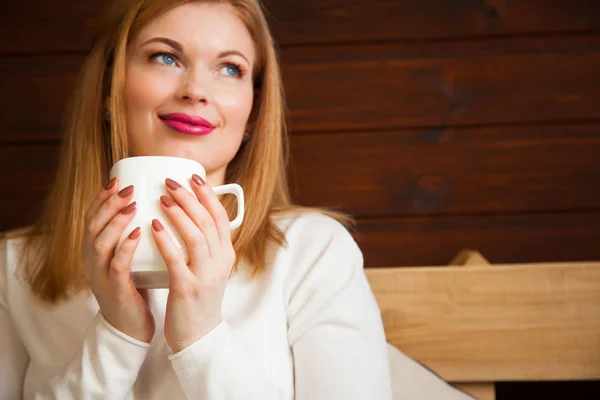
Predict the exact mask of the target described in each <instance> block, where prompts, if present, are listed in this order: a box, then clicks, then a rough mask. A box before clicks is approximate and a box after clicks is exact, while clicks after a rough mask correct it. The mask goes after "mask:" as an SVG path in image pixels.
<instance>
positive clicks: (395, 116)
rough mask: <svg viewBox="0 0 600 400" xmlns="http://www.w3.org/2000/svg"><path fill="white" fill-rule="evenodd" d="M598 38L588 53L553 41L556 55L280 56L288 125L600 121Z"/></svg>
mask: <svg viewBox="0 0 600 400" xmlns="http://www.w3.org/2000/svg"><path fill="white" fill-rule="evenodd" d="M597 40H598V37H596V36H594V37H593V38H589V37H587V38H586V41H585V43H586V44H585V45H584V46H586V47H587V50H575V49H578V48H579V46H580V45H583V39H581V42H579V41H573V42H572V43H571V45H573V46H574V47H573V48H572V50H568V49H569V48H570V47H569V46H567V43H563V42H562V41H558V43H557V46H559V45H560V50H551V49H548V50H546V51H539V50H534V49H529V50H525V49H527V48H528V46H524V45H523V44H521V45H518V46H517V47H518V50H517V49H510V46H508V44H506V43H504V42H502V43H499V44H496V43H494V42H489V43H485V44H481V43H479V44H477V45H473V44H469V45H465V46H462V45H457V46H449V45H447V46H445V49H446V50H445V52H444V51H443V52H441V53H439V54H437V55H436V52H435V51H434V50H435V48H437V47H439V46H433V47H435V48H434V49H431V50H430V51H431V52H430V53H429V52H428V50H427V49H423V53H424V54H422V55H420V56H418V55H412V53H411V49H405V48H404V47H403V45H401V44H385V45H364V46H359V45H355V46H347V47H342V48H340V47H338V48H336V49H335V50H333V51H332V50H328V49H314V50H308V49H307V50H303V49H298V50H296V49H290V50H289V51H287V52H286V53H285V54H284V57H283V58H282V59H283V61H284V64H283V73H284V77H285V84H286V87H285V88H286V91H287V95H288V99H289V108H290V119H291V126H292V129H293V130H294V131H303V132H304V131H307V132H311V131H321V130H322V131H325V130H359V129H389V128H396V127H413V126H447V125H452V126H455V125H481V124H507V123H524V122H538V121H548V122H549V121H561V120H574V119H590V118H598V117H599V116H600V108H599V107H598V106H597V105H598V104H600V87H599V86H600V51H597V49H596V43H597ZM496 45H497V46H498V47H499V50H498V52H497V53H496V52H495V51H493V49H494V48H495V47H496ZM551 45H552V40H547V41H546V42H545V45H544V46H547V47H551ZM504 46H508V47H507V48H504ZM521 46H524V47H525V49H524V48H522V47H521ZM563 46H564V47H563ZM423 47H425V46H423ZM486 49H487V51H486ZM346 50H347V51H346ZM463 50H464V51H463ZM296 52H297V53H301V54H302V55H303V56H304V57H301V55H300V54H294V53H296ZM342 53H343V55H342ZM285 56H287V57H285Z"/></svg>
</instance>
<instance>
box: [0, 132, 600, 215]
mask: <svg viewBox="0 0 600 400" xmlns="http://www.w3.org/2000/svg"><path fill="white" fill-rule="evenodd" d="M57 153H58V145H57V144H47V145H28V146H21V145H3V146H1V147H0V159H1V160H2V161H1V162H0V168H3V170H5V171H11V173H10V174H6V175H5V176H4V178H3V179H2V180H1V182H0V183H1V185H0V187H2V188H4V189H2V190H3V191H2V192H0V199H2V200H0V201H2V202H4V203H2V204H1V205H4V207H3V209H10V210H15V213H11V215H10V216H8V217H10V218H12V217H13V216H14V217H18V216H20V215H28V213H29V212H30V211H31V210H33V209H34V207H35V206H36V205H37V204H38V203H39V201H40V199H41V197H42V196H43V193H45V191H46V189H47V185H48V183H49V182H50V179H49V177H51V176H53V173H54V170H55V165H56V154H57ZM598 154H600V124H581V125H572V126H571V125H565V126H532V127H514V128H510V127H506V128H485V129H484V128H478V129H447V130H432V131H427V130H418V131H401V132H389V133H348V134H335V135H334V134H329V135H299V136H296V137H294V138H293V141H292V155H293V168H292V171H291V172H292V173H291V176H292V178H291V180H292V186H293V187H294V190H293V193H294V198H295V200H296V201H297V202H299V203H300V204H303V205H311V206H313V205H314V206H327V207H332V208H338V209H341V210H343V211H346V212H350V213H352V214H353V215H355V216H358V217H377V216H411V215H413V216H414V215H438V214H461V213H470V214H472V213H480V214H490V213H499V212H502V213H506V212H513V213H514V212H525V211H535V212H539V211H550V210H551V211H561V210H588V209H596V208H600V203H599V202H598V200H597V199H598V198H600V186H599V185H598V182H600V158H599V157H598ZM17 183H20V184H21V185H22V186H23V187H22V188H21V189H20V190H19V191H15V192H14V193H13V192H12V191H11V190H10V188H13V187H14V185H15V184H17ZM4 226H6V225H4Z"/></svg>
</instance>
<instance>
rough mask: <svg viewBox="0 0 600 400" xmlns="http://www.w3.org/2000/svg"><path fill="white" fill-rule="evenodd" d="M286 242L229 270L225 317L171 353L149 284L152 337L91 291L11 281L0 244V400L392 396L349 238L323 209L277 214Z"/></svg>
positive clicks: (374, 316)
mask: <svg viewBox="0 0 600 400" xmlns="http://www.w3.org/2000/svg"><path fill="white" fill-rule="evenodd" d="M278 225H279V226H280V227H281V228H282V229H283V230H284V232H285V234H286V238H287V241H288V246H287V248H276V247H275V246H273V248H272V249H271V250H270V251H269V252H268V254H267V265H266V269H265V271H264V273H262V274H260V275H259V276H258V277H256V278H254V279H251V278H250V276H249V274H248V272H247V270H246V269H244V268H243V266H242V268H241V272H239V273H237V274H235V275H233V276H232V278H231V280H230V282H229V283H228V285H227V288H226V292H225V298H224V301H223V319H224V321H223V322H222V323H221V324H220V325H219V326H218V327H217V328H215V329H214V330H212V331H211V332H209V333H208V334H207V335H205V336H204V337H202V338H201V339H200V340H198V341H197V342H196V343H194V344H192V345H191V346H189V347H188V348H186V349H184V350H182V351H180V352H179V353H176V354H172V352H171V351H170V349H169V347H168V346H167V344H166V342H165V339H164V335H163V332H162V327H163V323H164V314H165V305H166V299H167V290H166V289H165V290H152V291H151V294H150V300H149V305H150V308H151V310H152V313H153V314H154V317H155V320H156V327H157V331H156V334H155V336H154V339H153V341H152V343H151V344H150V345H148V344H145V343H142V342H139V341H137V340H135V339H133V338H131V337H128V336H127V335H125V334H123V333H121V332H119V331H118V330H116V329H115V328H114V327H112V326H111V325H109V324H108V323H107V322H106V320H104V318H102V316H101V314H100V313H99V312H98V304H97V302H96V300H95V298H94V297H93V296H92V295H90V294H89V293H82V294H80V295H78V296H76V297H73V298H72V299H70V300H69V301H67V302H64V303H60V304H59V305H57V306H49V305H47V304H45V303H43V302H41V301H39V300H38V299H37V298H36V297H34V296H33V295H32V294H31V293H30V291H29V290H28V288H27V286H26V285H25V284H24V283H22V282H21V281H19V280H17V279H16V278H15V268H16V267H17V263H18V255H19V254H18V252H19V247H20V245H21V241H22V240H21V239H18V238H12V239H5V240H3V241H2V242H0V399H2V400H4V399H11V400H12V399H18V398H21V397H22V398H25V399H55V398H57V399H61V400H67V399H110V400H118V399H144V400H146V399H149V400H151V399H161V400H164V399H168V400H178V399H194V400H196V399H198V400H200V399H211V400H213V399H214V400H221V399H236V400H237V399H249V400H270V399H297V400H309V399H310V400H338V399H339V400H352V399H356V400H389V399H391V397H392V394H391V384H390V376H389V365H388V358H387V350H386V341H385V335H384V331H383V327H382V322H381V316H380V312H379V309H378V307H377V304H376V302H375V299H374V297H373V293H372V292H371V289H370V286H369V284H368V282H367V280H366V278H365V274H364V271H363V259H362V254H361V252H360V250H359V248H358V246H357V245H356V243H355V242H354V240H353V239H352V237H351V235H350V234H349V233H348V232H347V231H346V230H345V229H344V228H343V227H342V226H341V225H340V224H339V223H338V222H336V221H334V220H332V219H330V218H329V217H325V216H323V215H320V214H316V213H311V214H304V215H301V216H299V217H296V218H291V217H288V218H286V219H280V220H279V221H278Z"/></svg>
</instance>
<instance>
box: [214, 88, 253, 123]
mask: <svg viewBox="0 0 600 400" xmlns="http://www.w3.org/2000/svg"><path fill="white" fill-rule="evenodd" d="M252 97H253V95H252V89H246V90H239V91H234V92H232V93H228V94H227V95H223V96H221V98H220V99H219V105H220V108H221V110H222V112H223V113H224V114H225V117H226V119H227V120H228V121H229V123H230V124H235V125H236V126H239V125H245V124H246V122H247V120H248V117H249V116H250V111H251V110H252Z"/></svg>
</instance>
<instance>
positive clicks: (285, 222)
mask: <svg viewBox="0 0 600 400" xmlns="http://www.w3.org/2000/svg"><path fill="white" fill-rule="evenodd" d="M275 223H276V225H277V227H278V228H279V229H281V231H282V232H283V233H284V234H285V238H286V242H287V248H288V250H290V251H294V250H301V251H304V252H306V251H307V250H308V249H323V248H329V249H332V250H334V249H335V250H345V251H352V252H357V251H358V252H359V253H360V250H359V248H358V245H357V244H356V242H355V240H354V238H353V237H352V235H351V234H350V232H349V231H348V229H347V228H346V227H345V226H344V225H343V224H342V223H341V222H340V221H338V220H336V219H335V218H333V217H331V216H329V215H326V214H325V213H323V212H319V211H313V210H307V211H305V210H299V211H291V212H288V213H286V214H283V215H281V216H277V217H275Z"/></svg>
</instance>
